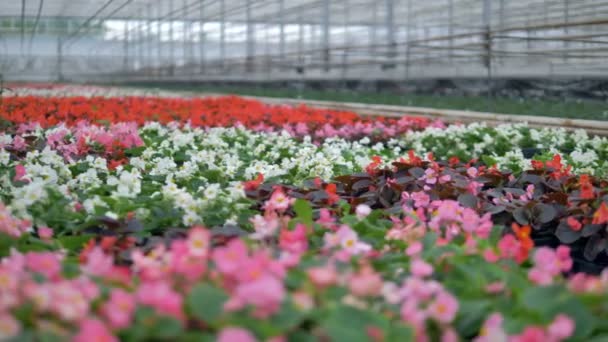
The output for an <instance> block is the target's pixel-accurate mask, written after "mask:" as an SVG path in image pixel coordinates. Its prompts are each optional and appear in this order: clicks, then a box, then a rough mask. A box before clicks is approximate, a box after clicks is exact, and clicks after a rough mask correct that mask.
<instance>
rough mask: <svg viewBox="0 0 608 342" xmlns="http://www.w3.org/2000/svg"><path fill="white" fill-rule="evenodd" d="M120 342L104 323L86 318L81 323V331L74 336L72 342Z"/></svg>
mask: <svg viewBox="0 0 608 342" xmlns="http://www.w3.org/2000/svg"><path fill="white" fill-rule="evenodd" d="M92 339H94V340H95V342H98V341H99V342H118V339H117V338H116V336H114V335H112V333H111V332H110V331H109V330H108V328H107V327H106V326H105V325H104V324H103V322H102V321H100V320H98V319H94V318H85V319H84V320H83V321H82V322H81V323H80V331H79V332H78V335H76V336H74V338H73V339H72V342H89V341H91V340H92Z"/></svg>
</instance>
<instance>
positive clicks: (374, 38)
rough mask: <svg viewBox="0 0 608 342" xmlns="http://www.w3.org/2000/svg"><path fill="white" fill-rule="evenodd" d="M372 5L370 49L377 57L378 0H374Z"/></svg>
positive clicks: (373, 55)
mask: <svg viewBox="0 0 608 342" xmlns="http://www.w3.org/2000/svg"><path fill="white" fill-rule="evenodd" d="M370 6H372V24H371V25H370V26H369V46H370V48H369V49H370V54H371V56H372V57H375V56H376V43H377V35H378V31H377V29H376V23H377V22H378V2H376V0H372V2H371V4H370Z"/></svg>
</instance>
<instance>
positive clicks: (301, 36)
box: [297, 11, 304, 74]
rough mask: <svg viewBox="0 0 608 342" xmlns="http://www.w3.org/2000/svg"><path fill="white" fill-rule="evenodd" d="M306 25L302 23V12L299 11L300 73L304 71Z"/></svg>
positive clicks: (298, 69)
mask: <svg viewBox="0 0 608 342" xmlns="http://www.w3.org/2000/svg"><path fill="white" fill-rule="evenodd" d="M303 47H304V25H303V24H302V12H301V11H300V12H299V13H298V67H297V71H298V73H299V74H302V73H303V72H304V56H303V53H304V51H303V50H304V49H303Z"/></svg>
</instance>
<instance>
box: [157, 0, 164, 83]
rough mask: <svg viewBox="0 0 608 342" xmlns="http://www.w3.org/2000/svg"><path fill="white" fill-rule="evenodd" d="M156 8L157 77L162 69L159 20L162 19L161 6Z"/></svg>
mask: <svg viewBox="0 0 608 342" xmlns="http://www.w3.org/2000/svg"><path fill="white" fill-rule="evenodd" d="M156 8H157V11H156V12H157V14H158V16H157V19H156V20H157V21H156V29H157V30H158V32H157V33H156V41H157V47H156V54H157V56H156V59H157V63H155V64H156V67H157V69H158V71H159V76H160V72H161V69H162V67H163V39H162V32H163V27H162V25H163V22H162V20H161V19H160V18H161V17H162V11H161V6H160V5H159V6H158V7H156Z"/></svg>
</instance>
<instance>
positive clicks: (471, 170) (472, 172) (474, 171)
mask: <svg viewBox="0 0 608 342" xmlns="http://www.w3.org/2000/svg"><path fill="white" fill-rule="evenodd" d="M478 174H479V171H478V170H477V169H476V168H474V167H470V168H468V169H467V175H468V176H469V177H471V178H475V177H477V175H478Z"/></svg>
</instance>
